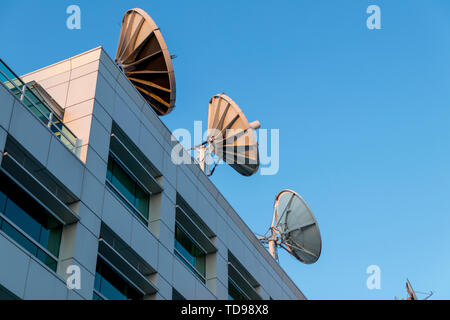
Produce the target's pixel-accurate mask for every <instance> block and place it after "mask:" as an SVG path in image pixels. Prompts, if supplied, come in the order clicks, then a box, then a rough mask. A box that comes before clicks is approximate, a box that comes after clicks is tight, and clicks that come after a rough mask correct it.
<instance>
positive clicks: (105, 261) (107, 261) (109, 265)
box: [94, 253, 146, 300]
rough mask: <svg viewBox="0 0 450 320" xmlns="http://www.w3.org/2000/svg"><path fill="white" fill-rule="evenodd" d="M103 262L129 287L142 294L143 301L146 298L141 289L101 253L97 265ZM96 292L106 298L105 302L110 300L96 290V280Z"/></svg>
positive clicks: (98, 255)
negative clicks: (100, 261)
mask: <svg viewBox="0 0 450 320" xmlns="http://www.w3.org/2000/svg"><path fill="white" fill-rule="evenodd" d="M99 260H102V261H103V263H104V264H106V265H107V266H108V267H109V268H110V269H112V271H114V273H116V275H117V276H119V277H120V278H122V280H123V281H124V282H126V284H127V285H129V286H130V287H132V288H133V289H134V290H135V291H137V292H138V293H140V294H141V295H142V299H143V298H144V297H145V295H146V293H145V292H144V291H143V290H142V289H141V288H139V286H137V285H136V284H135V283H134V282H133V281H131V280H130V279H129V278H128V277H127V276H126V275H125V274H124V273H123V272H122V271H120V270H119V269H118V268H117V267H116V266H115V265H114V264H113V263H112V262H110V261H109V260H108V259H107V258H106V257H105V256H104V255H102V254H101V253H98V254H97V264H98V261H99ZM95 273H96V274H97V270H96V271H95ZM94 292H95V293H96V294H97V295H99V296H100V297H101V298H104V300H110V299H108V298H107V297H106V296H105V295H104V294H102V293H101V292H99V291H98V290H97V289H96V288H95V280H94ZM127 300H131V299H127Z"/></svg>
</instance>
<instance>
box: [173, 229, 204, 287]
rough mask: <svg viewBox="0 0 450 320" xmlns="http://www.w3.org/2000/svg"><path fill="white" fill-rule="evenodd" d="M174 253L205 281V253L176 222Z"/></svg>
mask: <svg viewBox="0 0 450 320" xmlns="http://www.w3.org/2000/svg"><path fill="white" fill-rule="evenodd" d="M175 255H177V256H178V257H179V258H180V259H181V261H183V263H184V264H185V265H186V266H187V267H188V268H189V269H190V270H191V271H192V272H194V274H195V275H197V277H198V278H199V279H200V280H201V281H202V282H203V283H205V273H206V253H205V252H204V251H203V250H202V249H201V248H200V247H199V246H198V245H197V244H196V243H195V241H194V240H193V239H192V238H191V237H190V236H189V235H188V234H187V233H186V232H185V231H184V230H183V229H182V228H181V227H180V226H179V225H178V224H177V225H175Z"/></svg>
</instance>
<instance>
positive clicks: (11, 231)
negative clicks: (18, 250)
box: [2, 221, 38, 256]
mask: <svg viewBox="0 0 450 320" xmlns="http://www.w3.org/2000/svg"><path fill="white" fill-rule="evenodd" d="M2 230H3V232H5V233H6V234H7V235H8V236H9V237H11V239H13V240H14V241H16V242H17V243H18V244H19V245H21V246H22V247H23V248H24V249H25V250H27V251H28V252H29V253H31V254H32V255H34V256H37V249H38V248H37V246H36V245H35V244H34V243H33V242H31V241H30V240H28V239H27V238H26V237H25V236H24V235H23V234H21V233H20V232H19V231H17V230H16V229H15V228H14V227H13V226H12V225H10V224H9V223H8V222H6V221H3V223H2Z"/></svg>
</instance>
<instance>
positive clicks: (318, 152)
mask: <svg viewBox="0 0 450 320" xmlns="http://www.w3.org/2000/svg"><path fill="white" fill-rule="evenodd" d="M71 4H77V5H79V6H80V8H81V13H82V25H81V27H82V28H81V30H68V29H67V28H66V26H65V25H66V19H67V17H68V15H67V14H66V13H65V11H66V8H67V6H68V5H71ZM371 4H375V5H378V6H380V8H381V27H382V29H381V30H368V29H367V27H366V19H367V17H368V15H367V14H366V8H367V7H368V6H369V5H371ZM133 7H141V8H142V9H144V10H146V11H147V12H148V13H149V14H150V15H151V16H152V17H153V19H154V20H155V21H156V23H157V24H158V25H159V26H160V28H161V30H162V33H163V36H164V37H165V40H166V42H167V45H168V47H169V49H170V51H171V54H175V55H177V58H176V59H175V60H174V61H173V62H174V68H175V75H176V80H177V108H176V109H175V111H174V112H172V113H171V114H170V115H168V116H166V117H164V118H162V120H163V121H164V122H165V123H166V124H167V126H168V127H169V128H170V129H172V130H174V129H177V128H188V129H191V130H192V129H193V121H194V120H203V121H206V119H207V106H208V101H209V98H210V97H211V96H212V95H213V94H216V93H220V92H222V91H225V93H227V94H228V95H230V96H231V97H232V98H233V99H234V100H235V101H236V102H237V103H238V104H239V105H240V106H241V108H242V109H243V110H244V112H245V113H246V115H247V117H248V118H249V119H250V120H255V119H258V120H259V121H260V122H261V124H262V127H263V128H268V129H271V128H277V129H279V130H280V171H279V172H278V174H276V175H273V176H261V175H259V174H257V175H255V176H253V177H251V178H245V177H241V176H239V175H238V174H237V173H235V172H234V171H233V170H232V169H231V168H230V167H227V166H220V167H219V168H218V169H217V170H216V172H215V174H214V176H213V177H212V180H213V181H214V183H215V184H216V185H217V186H218V188H219V190H220V191H221V192H222V193H223V194H224V195H225V197H226V198H227V199H228V200H229V202H230V203H231V204H232V206H233V207H234V208H235V209H236V210H237V211H238V212H239V213H240V215H241V216H242V217H243V219H244V220H245V221H246V222H247V224H248V225H249V226H250V227H251V229H252V230H254V231H255V232H257V233H264V232H265V231H266V229H267V228H268V227H269V224H270V222H271V218H272V206H273V201H274V197H275V195H276V194H277V193H278V192H279V191H281V190H282V189H285V188H290V189H294V190H296V191H297V192H299V193H300V194H301V195H302V196H303V197H304V198H305V200H306V201H307V202H308V203H309V205H310V206H311V208H312V209H313V211H314V212H315V214H316V217H317V220H318V223H319V226H320V230H321V233H322V240H323V249H322V256H321V258H320V260H319V261H318V262H317V263H316V264H314V265H303V264H300V263H298V262H296V261H295V260H294V259H293V258H291V257H290V256H288V255H287V254H281V257H280V263H281V265H282V266H283V268H284V269H285V270H286V271H287V273H288V274H289V275H290V276H291V278H292V279H293V280H294V281H295V282H296V283H297V285H298V286H299V288H300V289H301V290H302V291H303V292H304V293H305V295H306V296H307V297H308V298H310V299H393V298H394V296H399V297H405V296H406V292H405V289H404V285H405V279H406V277H408V278H409V279H410V280H411V282H412V284H413V286H414V288H415V289H416V290H418V291H430V290H433V291H434V292H435V294H434V296H433V298H434V299H449V298H450V232H449V226H450V212H449V211H450V149H449V145H450V144H449V139H450V130H449V121H450V105H449V103H450V90H449V88H450V64H449V63H448V61H449V59H448V57H449V52H450V42H449V41H448V39H449V36H450V20H449V19H448V12H449V11H450V2H448V1H445V0H441V1H437V0H435V1H433V0H426V1H425V0H422V1H416V0H410V1H399V0H397V1H392V0H391V1H381V0H373V1H365V0H342V1H335V0H328V1H325V0H319V1H312V0H309V1H306V0H291V1H287V0H279V1H255V0H246V1H178V0H172V1H126V2H125V1H118V0H109V1H84V0H83V1H75V0H73V1H63V0H58V1H20V2H17V3H15V2H13V1H7V2H4V3H2V5H1V13H0V15H1V19H0V27H1V28H0V30H1V31H0V34H1V39H2V41H1V43H2V44H1V48H0V52H1V58H3V59H4V60H5V61H6V62H7V63H8V64H9V65H10V66H11V67H12V68H13V69H14V70H15V71H16V72H17V73H19V74H24V73H27V72H30V71H32V70H34V69H37V68H40V67H44V66H46V65H49V64H51V63H55V62H57V61H60V60H62V59H66V58H68V57H71V56H73V55H75V54H78V53H81V52H83V51H86V50H89V49H92V48H94V47H96V46H98V45H102V46H103V47H104V48H105V49H106V51H107V52H108V53H109V54H110V56H112V57H114V55H115V51H116V45H117V40H118V36H119V32H120V22H121V19H122V16H123V13H124V12H125V11H126V10H127V9H129V8H133ZM372 264H375V265H378V266H379V267H380V268H381V290H368V289H367V287H366V279H367V277H368V275H367V274H366V268H367V267H368V266H369V265H372ZM419 296H421V297H423V295H419Z"/></svg>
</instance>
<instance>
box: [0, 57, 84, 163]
mask: <svg viewBox="0 0 450 320" xmlns="http://www.w3.org/2000/svg"><path fill="white" fill-rule="evenodd" d="M0 81H1V82H2V84H3V85H4V86H5V87H6V88H7V89H8V90H10V91H11V92H12V93H13V94H15V95H16V96H17V97H18V98H19V100H20V101H22V103H23V104H24V105H25V106H27V107H28V109H30V111H31V112H32V113H33V114H34V115H35V116H36V117H37V118H38V119H39V120H41V121H42V122H43V123H44V124H45V125H46V126H47V127H48V128H49V129H50V131H51V132H52V133H53V134H54V135H55V136H56V137H57V138H58V139H59V140H61V141H62V143H64V144H65V145H66V146H67V147H68V148H69V149H70V150H71V151H72V152H73V153H75V154H76V155H77V156H78V157H79V156H80V151H81V150H80V149H81V140H80V139H78V138H77V137H76V136H75V135H74V134H73V133H72V131H70V129H69V128H67V127H66V126H65V125H64V123H63V122H62V120H61V119H59V117H58V116H57V115H56V114H55V113H54V112H53V111H52V109H51V108H50V107H49V106H48V105H47V103H46V102H45V101H44V100H43V99H42V98H41V97H39V96H38V94H36V93H34V92H33V89H31V88H30V87H29V86H28V85H27V84H25V83H24V82H23V81H22V79H20V77H19V76H17V75H16V74H15V73H14V71H12V70H11V68H9V67H8V66H7V65H6V63H5V62H4V61H3V60H2V59H0Z"/></svg>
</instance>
